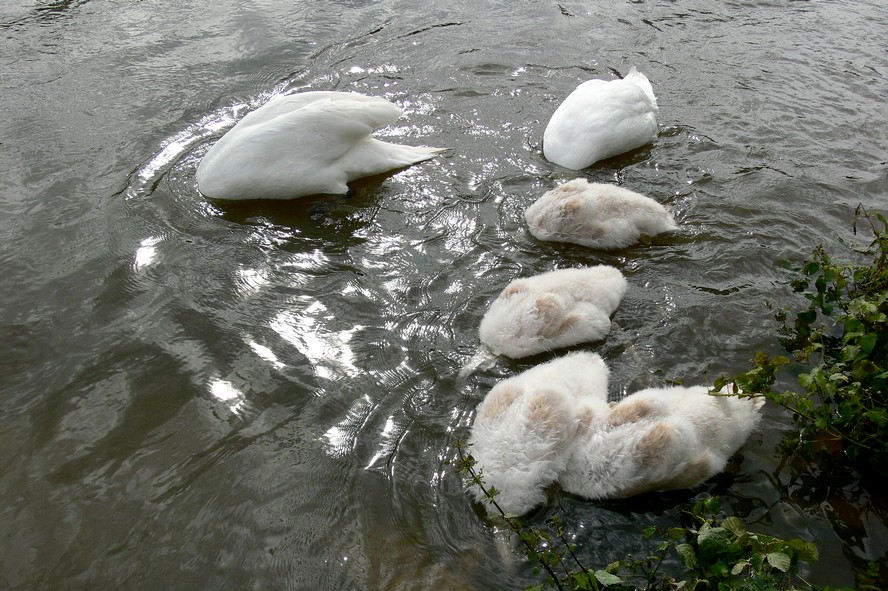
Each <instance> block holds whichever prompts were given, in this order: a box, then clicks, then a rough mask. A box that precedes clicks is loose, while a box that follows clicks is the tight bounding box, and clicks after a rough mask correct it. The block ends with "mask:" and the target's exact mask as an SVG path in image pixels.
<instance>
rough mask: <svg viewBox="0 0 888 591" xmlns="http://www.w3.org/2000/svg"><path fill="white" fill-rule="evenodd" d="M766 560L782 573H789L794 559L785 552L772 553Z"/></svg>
mask: <svg viewBox="0 0 888 591" xmlns="http://www.w3.org/2000/svg"><path fill="white" fill-rule="evenodd" d="M765 558H766V559H767V560H768V564H770V565H771V566H772V567H774V568H776V569H777V570H779V571H780V572H784V573H785V572H789V567H790V566H792V559H790V557H789V555H787V554H784V553H783V552H771V553H769V554H768V555H766V556H765Z"/></svg>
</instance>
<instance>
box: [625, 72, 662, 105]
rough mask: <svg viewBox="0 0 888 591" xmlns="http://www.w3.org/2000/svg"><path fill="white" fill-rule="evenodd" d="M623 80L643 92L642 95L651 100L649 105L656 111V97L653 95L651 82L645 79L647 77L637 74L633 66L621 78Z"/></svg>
mask: <svg viewBox="0 0 888 591" xmlns="http://www.w3.org/2000/svg"><path fill="white" fill-rule="evenodd" d="M623 80H629V81H630V82H633V83H635V84H636V85H637V86H638V87H639V88H640V89H642V90H643V91H644V93H645V94H646V95H647V96H648V98H649V99H651V104H652V105H653V107H654V108H655V109H656V108H657V97H656V96H655V95H654V87H653V86H651V81H650V80H648V79H647V76H645V75H644V74H642V73H641V72H639V71H638V70H636V69H635V66H632V68H631V69H630V70H629V73H628V74H626V76H625V77H624V78H623Z"/></svg>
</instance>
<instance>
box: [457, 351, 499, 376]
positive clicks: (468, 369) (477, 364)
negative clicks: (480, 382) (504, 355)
mask: <svg viewBox="0 0 888 591" xmlns="http://www.w3.org/2000/svg"><path fill="white" fill-rule="evenodd" d="M495 363H496V355H494V354H493V353H491V352H490V351H489V350H488V349H487V348H486V347H481V348H480V349H478V351H477V352H476V353H475V354H474V355H473V356H472V358H471V359H469V360H468V361H467V362H466V364H465V365H463V366H462V369H460V370H459V373H458V374H457V376H456V377H457V378H458V379H460V380H464V379H466V378H467V377H469V376H470V375H472V374H473V373H475V372H476V371H478V370H481V369H490V368H491V367H493V366H494V364H495Z"/></svg>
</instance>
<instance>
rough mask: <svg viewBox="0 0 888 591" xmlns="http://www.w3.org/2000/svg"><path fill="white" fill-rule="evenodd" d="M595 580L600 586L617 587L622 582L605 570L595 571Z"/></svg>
mask: <svg viewBox="0 0 888 591" xmlns="http://www.w3.org/2000/svg"><path fill="white" fill-rule="evenodd" d="M595 578H596V579H597V580H598V582H599V583H601V584H602V585H619V584H620V583H622V582H623V579H621V578H620V577H618V576H617V575H615V574H613V573H609V572H607V571H606V570H597V571H595Z"/></svg>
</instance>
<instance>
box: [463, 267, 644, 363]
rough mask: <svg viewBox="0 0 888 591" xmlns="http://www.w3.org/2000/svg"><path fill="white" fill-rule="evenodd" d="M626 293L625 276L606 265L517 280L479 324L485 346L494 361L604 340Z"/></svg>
mask: <svg viewBox="0 0 888 591" xmlns="http://www.w3.org/2000/svg"><path fill="white" fill-rule="evenodd" d="M626 289H627V283H626V279H625V278H624V277H623V274H622V273H620V271H619V270H618V269H615V268H614V267H611V266H608V265H597V266H595V267H584V268H578V269H559V270H556V271H549V272H548V273H543V274H541V275H535V276H533V277H525V278H522V279H516V280H515V281H513V282H511V283H510V284H509V285H507V286H506V288H505V289H504V290H503V291H502V293H500V295H499V297H498V298H497V299H496V300H494V301H493V303H492V304H491V305H490V308H489V309H488V311H487V313H486V314H485V315H484V317H483V318H482V319H481V326H480V328H479V330H478V334H479V337H480V339H481V343H482V344H483V345H484V346H486V347H487V349H489V350H490V352H492V353H493V354H494V355H505V356H507V357H512V358H520V357H526V356H528V355H533V354H535V353H542V352H544V351H550V350H553V349H557V348H559V347H567V346H570V345H578V344H580V343H586V342H592V341H597V340H601V339H602V338H604V337H605V335H607V333H608V332H609V331H610V328H611V320H610V316H611V314H613V313H614V310H616V309H617V306H619V305H620V301H621V300H622V299H623V296H624V295H625V294H626Z"/></svg>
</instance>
